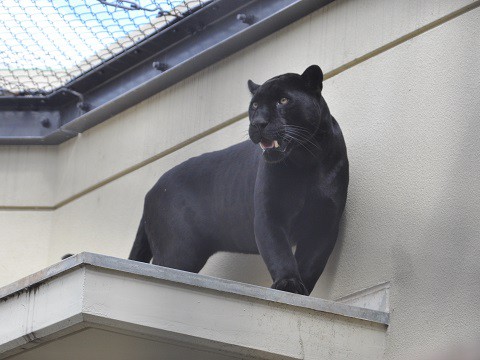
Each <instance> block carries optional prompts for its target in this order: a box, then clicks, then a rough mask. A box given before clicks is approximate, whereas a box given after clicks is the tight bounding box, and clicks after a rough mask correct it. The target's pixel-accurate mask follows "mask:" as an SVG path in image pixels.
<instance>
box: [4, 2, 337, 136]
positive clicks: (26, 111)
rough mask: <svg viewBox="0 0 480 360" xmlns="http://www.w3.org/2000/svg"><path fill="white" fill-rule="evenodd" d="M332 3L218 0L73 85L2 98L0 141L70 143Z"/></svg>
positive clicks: (77, 80)
mask: <svg viewBox="0 0 480 360" xmlns="http://www.w3.org/2000/svg"><path fill="white" fill-rule="evenodd" d="M331 1H332V0H252V1H244V0H217V1H213V2H212V3H210V4H209V5H207V6H206V7H204V8H203V9H201V10H199V11H197V12H196V13H194V14H192V15H190V16H188V17H187V18H185V19H184V20H182V21H179V22H177V23H175V24H173V25H172V26H170V27H168V28H166V29H164V30H163V31H160V32H159V33H158V34H155V35H154V36H152V37H150V38H149V39H147V40H146V41H144V42H143V43H141V44H139V45H138V46H136V47H135V48H132V49H130V50H129V51H127V52H125V53H124V54H122V55H121V56H118V57H116V58H114V59H112V60H111V61H109V62H107V63H105V64H103V65H102V66H100V67H98V68H97V69H95V70H94V71H91V72H89V73H87V74H85V75H84V76H82V77H80V78H78V79H76V80H75V81H73V82H71V83H70V84H68V85H67V88H68V89H59V90H58V91H56V92H55V93H53V94H51V95H49V96H48V97H29V98H27V99H19V98H18V97H11V98H9V97H0V144H59V143H61V142H63V141H66V140H68V139H69V138H72V137H74V136H76V134H78V133H81V132H83V131H85V130H87V129H89V128H91V127H93V126H95V125H97V124H99V123H101V122H103V121H105V120H107V119H108V118H110V117H112V116H113V115H115V114H117V113H119V112H121V111H123V110H125V109H127V108H129V107H131V106H133V105H135V104H137V103H139V102H141V101H142V100H145V99H146V98H148V97H150V96H152V95H154V94H156V93H158V92H160V91H162V90H164V89H166V88H168V87H169V86H171V85H173V84H175V83H177V82H179V81H181V80H183V79H185V78H186V77H188V76H190V75H192V74H194V73H195V72H198V71H200V70H202V69H203V68H205V67H207V66H209V65H211V64H213V63H215V62H217V61H219V60H221V59H223V58H225V57H227V56H229V55H231V54H233V53H235V52H237V51H239V50H241V49H242V48H244V47H246V46H248V45H250V44H252V43H254V42H256V41H258V40H260V39H262V38H264V37H266V36H268V35H269V34H271V33H274V32H275V31H277V30H279V29H281V28H283V27H285V26H287V25H288V24H290V23H292V22H294V21H296V20H298V19H300V18H301V17H303V16H306V15H308V14H309V13H311V12H312V11H315V10H317V9H318V8H320V7H322V6H324V5H326V4H328V3H330V2H331ZM118 68H122V69H124V70H123V71H121V72H120V73H118V72H117V71H116V69H118ZM102 79H104V80H105V81H103V80H102ZM89 86H93V88H90V89H89V88H88V87H89ZM32 106H34V107H35V109H34V110H30V109H32ZM18 116H21V119H22V120H21V121H17V120H18V119H19V117H18Z"/></svg>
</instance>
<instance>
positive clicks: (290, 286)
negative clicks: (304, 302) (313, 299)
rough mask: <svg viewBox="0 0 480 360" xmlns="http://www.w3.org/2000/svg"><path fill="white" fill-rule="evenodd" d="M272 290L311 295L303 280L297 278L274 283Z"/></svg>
mask: <svg viewBox="0 0 480 360" xmlns="http://www.w3.org/2000/svg"><path fill="white" fill-rule="evenodd" d="M272 289H277V290H282V291H288V292H291V293H294V294H300V295H307V296H308V295H309V293H308V290H307V288H306V287H305V285H304V284H303V282H302V280H300V279H296V278H290V279H280V280H277V281H275V282H274V283H273V285H272Z"/></svg>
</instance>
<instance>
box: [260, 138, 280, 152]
mask: <svg viewBox="0 0 480 360" xmlns="http://www.w3.org/2000/svg"><path fill="white" fill-rule="evenodd" d="M260 147H261V148H262V150H263V151H265V150H267V149H278V148H280V144H279V143H278V141H277V140H273V141H272V140H266V139H262V140H261V141H260Z"/></svg>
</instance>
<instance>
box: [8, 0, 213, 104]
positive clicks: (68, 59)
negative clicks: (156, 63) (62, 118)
mask: <svg viewBox="0 0 480 360" xmlns="http://www.w3.org/2000/svg"><path fill="white" fill-rule="evenodd" d="M209 2H211V1H210V0H209V1H203V0H202V1H201V0H195V1H193V0H192V1H187V0H185V1H174V0H171V1H142V0H137V1H127V0H3V1H1V2H0V96H28V95H48V94H49V93H51V92H52V91H54V90H56V89H58V88H61V87H63V86H65V85H66V84H67V83H68V82H70V81H71V80H73V79H75V78H78V77H79V76H81V75H82V74H84V73H86V72H88V71H90V70H92V69H93V68H95V67H97V66H99V65H100V64H102V63H104V62H105V61H108V60H110V59H112V58H113V57H115V56H118V55H119V54H121V53H122V52H124V51H125V50H127V49H130V48H132V47H133V46H135V45H136V44H138V43H139V42H141V41H143V40H145V38H147V37H148V36H150V35H152V34H153V33H155V32H157V31H159V30H161V29H163V28H165V27H168V26H169V25H171V24H172V23H173V22H175V21H178V20H179V19H182V18H184V17H186V16H188V15H190V14H192V13H193V12H195V11H196V10H198V9H199V8H201V7H203V6H205V5H206V4H207V3H209Z"/></svg>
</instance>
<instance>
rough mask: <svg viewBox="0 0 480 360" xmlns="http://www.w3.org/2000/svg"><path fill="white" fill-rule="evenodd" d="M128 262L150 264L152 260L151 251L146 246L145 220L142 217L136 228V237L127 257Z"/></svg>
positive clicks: (148, 246) (147, 245)
mask: <svg viewBox="0 0 480 360" xmlns="http://www.w3.org/2000/svg"><path fill="white" fill-rule="evenodd" d="M128 258H129V259H130V260H135V261H141V262H146V263H148V262H150V260H151V259H152V250H151V249H150V245H149V244H148V238H147V233H146V232H145V220H144V218H143V216H142V220H140V225H139V226H138V231H137V236H136V238H135V242H134V243H133V246H132V250H131V251H130V255H129V256H128Z"/></svg>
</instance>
